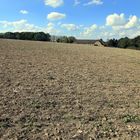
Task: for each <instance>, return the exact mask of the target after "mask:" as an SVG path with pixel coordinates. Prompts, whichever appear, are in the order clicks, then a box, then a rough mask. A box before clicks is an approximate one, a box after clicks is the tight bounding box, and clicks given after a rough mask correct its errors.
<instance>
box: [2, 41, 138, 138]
mask: <svg viewBox="0 0 140 140" xmlns="http://www.w3.org/2000/svg"><path fill="white" fill-rule="evenodd" d="M71 139H75V140H108V139H112V140H138V139H140V51H136V50H125V49H114V48H103V47H95V46H92V45H76V44H73V45H70V44H57V43H46V42H33V41H16V40H0V140H71Z"/></svg>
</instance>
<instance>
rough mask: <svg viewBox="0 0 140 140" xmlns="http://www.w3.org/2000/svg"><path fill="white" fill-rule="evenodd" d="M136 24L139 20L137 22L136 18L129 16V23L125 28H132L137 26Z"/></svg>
mask: <svg viewBox="0 0 140 140" xmlns="http://www.w3.org/2000/svg"><path fill="white" fill-rule="evenodd" d="M138 22H139V20H138V18H137V16H130V18H129V21H128V22H127V24H126V25H125V28H126V29H129V28H133V27H135V26H137V25H138Z"/></svg>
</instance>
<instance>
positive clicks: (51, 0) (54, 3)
mask: <svg viewBox="0 0 140 140" xmlns="http://www.w3.org/2000/svg"><path fill="white" fill-rule="evenodd" d="M63 4H64V1H63V0H45V5H47V6H51V7H53V8H56V7H59V6H61V5H63Z"/></svg>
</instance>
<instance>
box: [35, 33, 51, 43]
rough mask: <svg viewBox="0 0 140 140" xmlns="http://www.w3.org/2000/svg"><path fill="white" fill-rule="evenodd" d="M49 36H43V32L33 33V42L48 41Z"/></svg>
mask: <svg viewBox="0 0 140 140" xmlns="http://www.w3.org/2000/svg"><path fill="white" fill-rule="evenodd" d="M50 39H51V36H50V35H49V34H45V33H43V32H38V33H35V35H34V40H37V41H50Z"/></svg>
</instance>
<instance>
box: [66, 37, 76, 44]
mask: <svg viewBox="0 0 140 140" xmlns="http://www.w3.org/2000/svg"><path fill="white" fill-rule="evenodd" d="M75 41H76V38H75V37H73V36H70V37H68V43H74V42H75Z"/></svg>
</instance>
